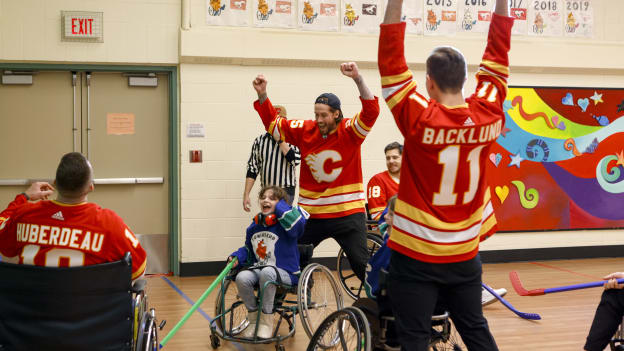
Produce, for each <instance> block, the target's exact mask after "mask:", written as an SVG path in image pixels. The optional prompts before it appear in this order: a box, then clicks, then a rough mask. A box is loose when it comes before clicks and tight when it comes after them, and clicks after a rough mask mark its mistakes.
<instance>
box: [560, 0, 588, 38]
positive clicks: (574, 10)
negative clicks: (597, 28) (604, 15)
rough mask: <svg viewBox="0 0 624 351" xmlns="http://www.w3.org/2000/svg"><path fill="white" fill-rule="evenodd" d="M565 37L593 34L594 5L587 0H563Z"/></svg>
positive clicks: (584, 36) (581, 36)
mask: <svg viewBox="0 0 624 351" xmlns="http://www.w3.org/2000/svg"><path fill="white" fill-rule="evenodd" d="M564 5H565V12H564V13H565V28H564V32H563V33H564V35H565V36H566V37H576V38H591V37H593V36H594V7H593V6H592V2H591V1H589V0H583V1H572V0H565V2H564Z"/></svg>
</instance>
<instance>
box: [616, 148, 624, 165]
mask: <svg viewBox="0 0 624 351" xmlns="http://www.w3.org/2000/svg"><path fill="white" fill-rule="evenodd" d="M616 155H617V158H618V159H617V163H616V165H622V166H624V150H622V151H620V152H618V153H617V154H616Z"/></svg>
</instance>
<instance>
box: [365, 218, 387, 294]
mask: <svg viewBox="0 0 624 351" xmlns="http://www.w3.org/2000/svg"><path fill="white" fill-rule="evenodd" d="M381 218H384V215H381ZM379 231H380V232H381V233H382V234H383V240H384V242H383V245H381V247H380V248H379V249H378V250H377V252H375V254H374V255H373V257H371V258H370V260H369V261H368V264H367V265H366V278H365V279H364V290H365V291H366V295H367V296H368V297H369V298H371V299H377V295H378V294H379V272H380V271H381V269H385V270H388V266H390V256H391V254H392V250H391V249H390V248H389V247H388V238H390V236H389V235H388V224H386V222H385V221H384V222H382V223H381V224H380V225H379Z"/></svg>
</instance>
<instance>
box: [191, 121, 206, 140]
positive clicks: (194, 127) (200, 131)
mask: <svg viewBox="0 0 624 351" xmlns="http://www.w3.org/2000/svg"><path fill="white" fill-rule="evenodd" d="M186 136H187V137H189V138H203V137H205V136H206V129H205V128H204V124H203V123H189V124H188V125H187V126H186Z"/></svg>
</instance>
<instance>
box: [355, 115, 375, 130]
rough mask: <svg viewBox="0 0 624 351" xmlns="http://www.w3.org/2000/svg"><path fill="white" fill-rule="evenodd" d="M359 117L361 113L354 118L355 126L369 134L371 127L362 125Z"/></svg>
mask: <svg viewBox="0 0 624 351" xmlns="http://www.w3.org/2000/svg"><path fill="white" fill-rule="evenodd" d="M360 117H361V113H358V114H357V115H356V116H355V121H356V122H357V125H358V126H359V127H360V128H362V129H364V130H365V131H366V132H370V130H371V127H369V126H367V125H366V124H364V122H362V118H360Z"/></svg>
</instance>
